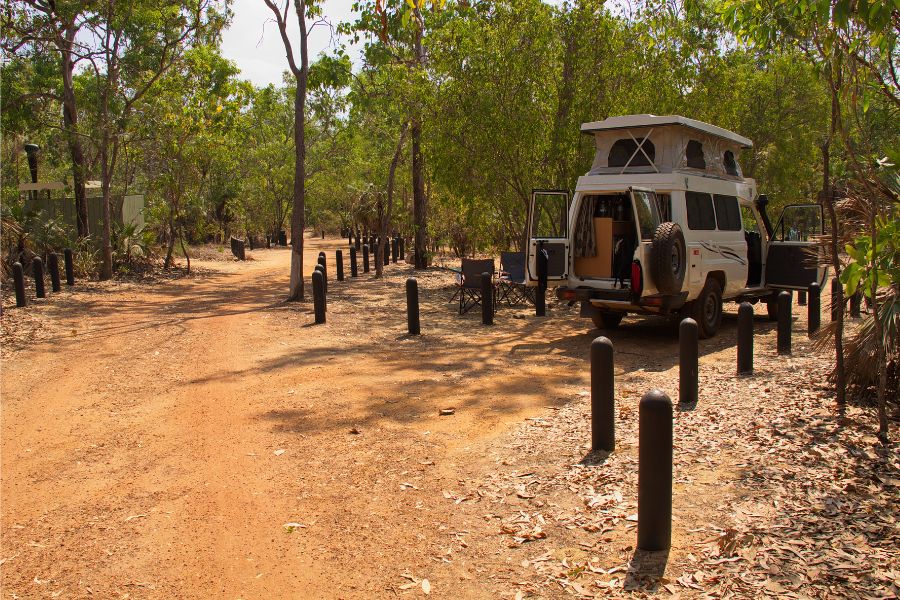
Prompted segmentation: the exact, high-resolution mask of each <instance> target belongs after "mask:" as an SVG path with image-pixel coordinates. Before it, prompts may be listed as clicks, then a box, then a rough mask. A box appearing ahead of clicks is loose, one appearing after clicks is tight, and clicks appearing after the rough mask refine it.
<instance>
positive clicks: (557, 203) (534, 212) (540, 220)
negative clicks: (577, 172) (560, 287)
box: [525, 190, 569, 284]
mask: <svg viewBox="0 0 900 600" xmlns="http://www.w3.org/2000/svg"><path fill="white" fill-rule="evenodd" d="M526 239H527V241H528V247H527V248H528V250H527V251H528V260H527V261H526V262H525V264H526V271H527V273H526V275H527V277H528V283H530V284H537V280H538V271H537V253H538V252H540V251H545V252H546V253H547V281H550V282H554V281H564V280H566V279H568V278H569V193H568V192H566V191H564V190H532V192H531V204H529V206H528V231H527V238H526Z"/></svg>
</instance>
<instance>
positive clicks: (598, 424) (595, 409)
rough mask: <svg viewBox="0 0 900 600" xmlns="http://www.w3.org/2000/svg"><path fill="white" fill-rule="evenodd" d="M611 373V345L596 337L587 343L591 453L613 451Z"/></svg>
mask: <svg viewBox="0 0 900 600" xmlns="http://www.w3.org/2000/svg"><path fill="white" fill-rule="evenodd" d="M615 394H616V386H615V371H614V368H613V344H612V342H611V341H609V339H608V338H605V337H603V336H600V337H598V338H597V339H595V340H594V341H593V342H591V450H592V451H594V452H596V451H598V450H605V451H607V452H612V451H613V450H615V449H616V408H615V403H616V400H615Z"/></svg>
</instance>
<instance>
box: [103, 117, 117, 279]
mask: <svg viewBox="0 0 900 600" xmlns="http://www.w3.org/2000/svg"><path fill="white" fill-rule="evenodd" d="M110 153H112V155H113V156H112V157H111V156H110ZM114 157H115V143H113V149H112V152H110V144H109V134H108V133H107V132H106V131H104V132H103V145H102V146H101V149H100V165H101V169H102V181H101V187H102V191H103V244H102V248H101V254H102V260H101V264H100V280H101V281H105V280H107V279H112V239H111V238H112V236H111V234H110V227H111V226H110V220H111V218H112V217H111V214H110V209H109V204H110V194H111V187H112V174H113V168H114V166H115V164H114V160H115V158H114Z"/></svg>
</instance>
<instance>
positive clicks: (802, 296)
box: [797, 290, 806, 306]
mask: <svg viewBox="0 0 900 600" xmlns="http://www.w3.org/2000/svg"><path fill="white" fill-rule="evenodd" d="M797 306H806V290H799V291H798V292H797Z"/></svg>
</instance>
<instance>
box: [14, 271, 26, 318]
mask: <svg viewBox="0 0 900 600" xmlns="http://www.w3.org/2000/svg"><path fill="white" fill-rule="evenodd" d="M13 284H14V285H15V288H16V306H18V307H19V308H22V307H23V306H28V296H26V295H25V270H24V269H23V268H22V263H20V262H16V263H13Z"/></svg>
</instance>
